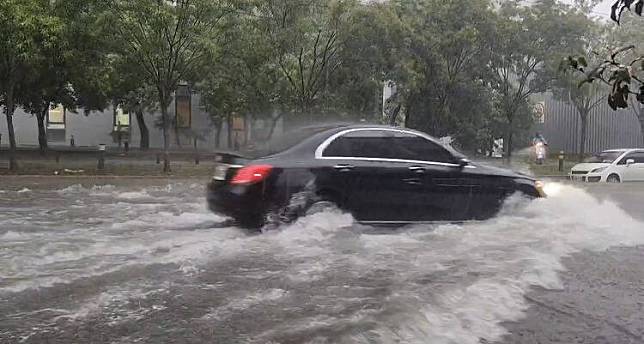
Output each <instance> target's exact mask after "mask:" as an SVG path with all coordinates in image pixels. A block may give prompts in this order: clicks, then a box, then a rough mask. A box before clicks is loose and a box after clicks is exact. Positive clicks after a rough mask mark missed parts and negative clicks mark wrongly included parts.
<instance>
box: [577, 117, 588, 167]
mask: <svg viewBox="0 0 644 344" xmlns="http://www.w3.org/2000/svg"><path fill="white" fill-rule="evenodd" d="M580 115H581V116H580V117H581V139H580V142H579V152H578V153H579V161H583V160H584V155H585V154H586V135H587V134H588V113H585V114H580Z"/></svg>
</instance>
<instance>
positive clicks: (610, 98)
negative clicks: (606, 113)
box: [608, 94, 617, 111]
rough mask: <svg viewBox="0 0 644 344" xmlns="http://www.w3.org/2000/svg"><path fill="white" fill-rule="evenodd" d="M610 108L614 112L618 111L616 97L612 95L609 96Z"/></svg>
mask: <svg viewBox="0 0 644 344" xmlns="http://www.w3.org/2000/svg"><path fill="white" fill-rule="evenodd" d="M608 106H610V108H611V109H613V111H617V104H616V103H615V97H614V96H613V95H612V94H610V95H608Z"/></svg>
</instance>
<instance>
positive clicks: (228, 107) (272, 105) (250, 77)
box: [198, 9, 287, 148]
mask: <svg viewBox="0 0 644 344" xmlns="http://www.w3.org/2000/svg"><path fill="white" fill-rule="evenodd" d="M244 10H245V11H244V12H242V13H241V14H240V15H237V16H230V17H227V18H226V19H225V20H224V21H223V27H224V30H222V33H221V39H220V49H219V52H218V54H217V56H216V57H215V59H213V61H212V63H211V64H210V66H211V67H210V68H209V69H208V71H207V72H206V73H205V74H206V77H205V80H204V81H203V82H202V83H200V84H198V89H199V91H200V94H201V103H202V105H203V106H204V107H205V108H206V111H207V112H208V113H209V114H210V118H211V120H212V123H213V125H214V127H215V136H216V137H215V141H216V146H217V148H219V141H220V134H221V130H222V127H223V124H224V123H225V122H227V123H228V124H229V125H228V127H229V128H230V124H231V122H232V115H233V114H240V115H246V114H250V115H251V116H253V117H254V118H269V119H270V120H271V126H270V128H271V129H270V131H269V133H268V135H267V137H265V138H261V139H266V140H268V139H270V138H271V136H272V134H273V132H274V129H275V126H276V123H277V121H278V120H279V119H280V118H281V117H282V115H283V113H284V112H282V111H280V112H278V114H277V115H275V116H274V115H273V113H274V110H275V109H276V107H278V106H280V105H281V104H283V103H286V102H287V101H286V100H285V99H284V98H286V97H287V95H286V94H287V92H286V82H285V80H284V77H283V75H282V72H281V71H280V69H279V68H278V66H277V64H276V63H275V62H274V61H273V55H272V49H271V46H270V43H269V41H268V40H266V39H265V37H264V34H263V32H261V31H260V29H259V28H258V25H257V22H256V21H257V20H258V19H257V17H256V16H254V15H251V14H250V13H252V10H248V9H244ZM228 136H229V138H230V136H231V135H230V134H229V135H228ZM228 146H229V147H228V148H232V147H231V146H232V141H230V140H229V145H228Z"/></svg>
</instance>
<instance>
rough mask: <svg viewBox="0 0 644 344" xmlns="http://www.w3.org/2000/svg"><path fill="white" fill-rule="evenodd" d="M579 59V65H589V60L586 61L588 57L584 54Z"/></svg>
mask: <svg viewBox="0 0 644 344" xmlns="http://www.w3.org/2000/svg"><path fill="white" fill-rule="evenodd" d="M577 61H578V62H579V65H580V66H582V67H588V62H587V61H586V58H585V57H583V56H580V57H579V58H578V59H577Z"/></svg>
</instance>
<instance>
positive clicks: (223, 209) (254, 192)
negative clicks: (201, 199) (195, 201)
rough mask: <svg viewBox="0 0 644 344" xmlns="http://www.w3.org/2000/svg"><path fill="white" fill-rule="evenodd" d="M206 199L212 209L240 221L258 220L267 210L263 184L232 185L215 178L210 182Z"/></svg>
mask: <svg viewBox="0 0 644 344" xmlns="http://www.w3.org/2000/svg"><path fill="white" fill-rule="evenodd" d="M206 200H207V202H208V208H209V209H210V210H211V211H213V212H215V213H218V214H223V215H226V216H229V217H232V218H233V219H235V220H236V221H238V222H240V223H251V222H257V221H258V219H259V218H262V217H263V214H264V212H265V206H264V201H263V187H262V185H261V184H257V185H248V186H231V185H229V184H227V183H226V182H222V181H214V180H213V181H212V182H210V183H209V184H208V188H207V193H206Z"/></svg>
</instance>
